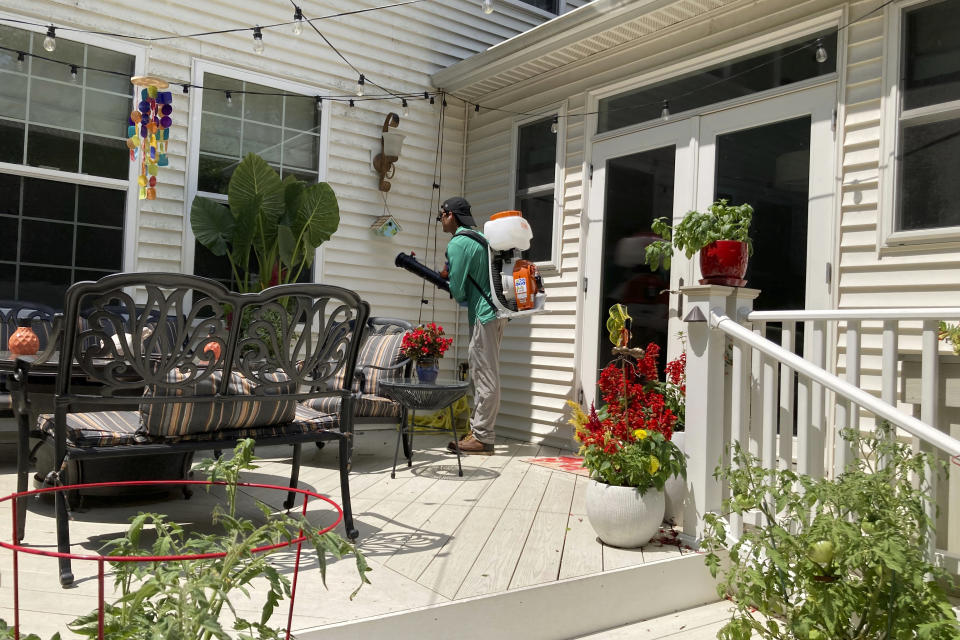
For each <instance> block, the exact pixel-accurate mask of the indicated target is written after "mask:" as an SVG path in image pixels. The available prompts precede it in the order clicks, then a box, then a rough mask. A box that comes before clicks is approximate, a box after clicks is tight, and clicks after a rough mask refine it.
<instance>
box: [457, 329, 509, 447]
mask: <svg viewBox="0 0 960 640" xmlns="http://www.w3.org/2000/svg"><path fill="white" fill-rule="evenodd" d="M506 324H507V321H506V320H503V319H501V318H497V319H494V320H491V321H490V322H488V323H486V324H481V323H479V322H478V323H476V324H475V325H474V326H473V333H472V334H471V336H470V347H469V348H468V350H467V361H468V362H469V363H470V377H471V378H472V379H473V401H474V405H475V406H474V410H473V419H472V420H471V422H470V427H471V429H472V431H473V437H474V438H476V439H477V440H479V441H480V442H483V443H484V444H493V439H494V430H495V428H496V422H497V413H498V412H499V411H500V341H501V339H502V338H503V328H504V327H505V326H506Z"/></svg>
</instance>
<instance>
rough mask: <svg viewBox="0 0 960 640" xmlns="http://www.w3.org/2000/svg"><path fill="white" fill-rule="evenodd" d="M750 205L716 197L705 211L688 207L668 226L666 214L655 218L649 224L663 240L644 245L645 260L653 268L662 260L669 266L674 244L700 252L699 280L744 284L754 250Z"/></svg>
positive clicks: (709, 282) (702, 282) (692, 251)
mask: <svg viewBox="0 0 960 640" xmlns="http://www.w3.org/2000/svg"><path fill="white" fill-rule="evenodd" d="M752 218H753V207H751V206H750V205H749V204H740V205H732V204H729V203H728V201H727V200H723V199H721V200H718V201H716V202H714V203H713V204H711V205H710V207H708V209H707V211H706V212H700V211H690V212H688V213H687V214H686V215H685V216H683V220H681V221H680V224H678V225H677V226H675V227H674V226H671V225H670V224H669V221H668V220H667V218H657V219H656V220H654V221H653V224H652V225H651V228H652V229H653V231H654V233H656V234H657V235H659V236H660V237H661V238H663V240H657V241H656V242H652V243H650V244H649V245H647V250H646V261H647V264H649V265H650V268H651V269H652V270H654V271H656V270H657V269H659V268H660V265H661V264H663V265H664V266H665V267H667V268H669V267H670V259H671V257H672V256H673V248H674V247H676V248H677V249H679V250H681V251H683V252H684V254H685V255H686V256H687V258H692V257H693V254H695V253H696V252H698V251H699V252H700V272H701V274H702V275H703V278H702V279H701V280H700V284H720V285H725V286H730V287H742V286H744V285H746V284H747V281H746V280H744V279H743V276H744V275H745V274H746V272H747V258H748V257H749V256H750V254H752V253H753V244H752V242H751V240H750V222H751V220H752Z"/></svg>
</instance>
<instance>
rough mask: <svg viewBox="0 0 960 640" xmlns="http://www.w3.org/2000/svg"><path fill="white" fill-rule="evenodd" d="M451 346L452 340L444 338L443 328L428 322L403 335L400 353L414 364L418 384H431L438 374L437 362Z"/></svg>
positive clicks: (438, 366)
mask: <svg viewBox="0 0 960 640" xmlns="http://www.w3.org/2000/svg"><path fill="white" fill-rule="evenodd" d="M451 344H453V338H445V337H444V332H443V327H441V326H440V325H438V324H436V323H434V322H430V323H427V324H425V325H420V326H419V327H417V328H416V329H413V330H412V331H408V332H407V333H405V334H404V336H403V341H402V342H401V344H400V353H401V354H403V356H404V357H405V358H409V359H410V360H413V361H414V362H415V363H416V365H417V378H418V379H419V380H420V382H427V383H431V382H436V380H437V375H438V374H439V372H440V365H439V363H438V362H437V361H438V360H439V359H440V358H442V357H443V354H444V353H446V351H447V349H449V348H450V345H451Z"/></svg>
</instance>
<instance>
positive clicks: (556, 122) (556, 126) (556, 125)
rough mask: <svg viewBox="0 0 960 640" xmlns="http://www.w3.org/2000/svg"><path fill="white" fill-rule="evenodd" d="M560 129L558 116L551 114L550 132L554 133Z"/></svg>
mask: <svg viewBox="0 0 960 640" xmlns="http://www.w3.org/2000/svg"><path fill="white" fill-rule="evenodd" d="M559 130H560V116H553V122H551V123H550V133H556V132H557V131H559Z"/></svg>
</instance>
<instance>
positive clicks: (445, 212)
mask: <svg viewBox="0 0 960 640" xmlns="http://www.w3.org/2000/svg"><path fill="white" fill-rule="evenodd" d="M448 213H450V212H449V211H447V210H446V209H441V210H440V213H438V214H437V222H443V216H444V215H446V214H448ZM451 215H452V214H451Z"/></svg>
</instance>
